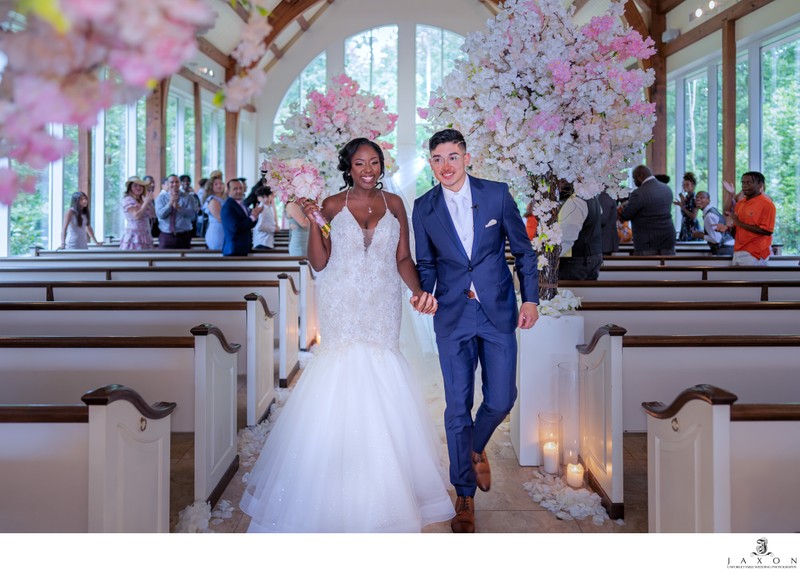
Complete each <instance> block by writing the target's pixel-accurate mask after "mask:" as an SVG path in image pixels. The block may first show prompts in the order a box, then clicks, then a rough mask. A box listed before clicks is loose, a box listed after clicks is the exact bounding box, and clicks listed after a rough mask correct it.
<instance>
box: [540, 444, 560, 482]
mask: <svg viewBox="0 0 800 572" xmlns="http://www.w3.org/2000/svg"><path fill="white" fill-rule="evenodd" d="M542 457H543V462H542V465H543V467H544V472H545V473H551V474H556V473H558V443H556V442H554V441H548V442H547V443H545V444H544V446H543V447H542Z"/></svg>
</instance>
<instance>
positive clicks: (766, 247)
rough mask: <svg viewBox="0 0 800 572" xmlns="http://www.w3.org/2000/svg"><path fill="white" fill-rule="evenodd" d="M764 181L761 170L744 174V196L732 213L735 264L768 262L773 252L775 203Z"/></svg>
mask: <svg viewBox="0 0 800 572" xmlns="http://www.w3.org/2000/svg"><path fill="white" fill-rule="evenodd" d="M764 184H765V180H764V175H762V174H761V173H759V172H758V171H748V172H747V173H745V174H744V175H742V192H741V194H742V195H743V196H744V200H739V201H738V202H736V204H735V205H734V207H733V212H732V213H731V223H732V224H733V228H732V229H731V233H732V234H733V236H734V238H735V241H734V245H733V261H732V264H733V265H734V266H766V265H767V261H768V260H769V257H770V254H771V253H772V233H773V231H774V230H775V205H774V204H773V202H772V200H770V198H769V197H768V196H767V195H765V194H764Z"/></svg>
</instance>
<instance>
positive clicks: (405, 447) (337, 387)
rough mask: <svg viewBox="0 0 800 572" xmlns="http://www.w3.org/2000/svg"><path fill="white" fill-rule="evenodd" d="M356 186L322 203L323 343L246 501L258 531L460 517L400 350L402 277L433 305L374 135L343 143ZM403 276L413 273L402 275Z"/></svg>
mask: <svg viewBox="0 0 800 572" xmlns="http://www.w3.org/2000/svg"><path fill="white" fill-rule="evenodd" d="M339 170H340V171H342V172H343V179H344V182H345V186H344V187H342V188H343V189H345V190H344V191H343V192H340V193H338V194H336V195H333V196H331V197H328V198H327V199H325V201H324V202H323V203H322V208H321V211H322V215H323V216H324V217H325V218H326V219H327V220H329V221H331V233H330V236H329V237H328V238H327V239H326V238H323V236H322V232H321V231H320V228H319V226H318V225H317V223H316V222H315V217H314V211H316V210H319V209H318V207H317V206H316V205H315V204H314V203H312V202H306V203H304V204H303V211H304V212H305V214H306V216H307V217H308V219H309V220H310V221H311V232H310V236H309V241H308V259H309V262H310V263H311V265H312V266H313V267H314V269H315V270H317V271H321V270H323V269H324V271H322V272H321V273H320V275H319V290H318V291H319V313H320V316H319V318H320V329H321V336H322V343H321V345H320V348H319V350H318V351H317V352H316V353H315V356H314V358H313V359H312V360H311V361H310V362H309V364H308V365H307V366H306V368H305V370H304V371H303V374H302V375H301V377H300V379H299V380H298V382H297V386H296V387H295V389H294V390H293V392H292V395H291V397H290V398H289V400H288V401H287V403H286V405H285V406H284V408H283V410H282V412H281V415H280V418H279V419H278V421H277V423H276V425H275V427H274V428H273V429H272V431H271V432H270V435H269V437H268V438H267V441H266V443H265V444H264V448H263V450H262V451H261V454H260V456H259V458H258V461H257V462H256V464H255V466H254V467H253V470H252V472H251V474H250V476H249V479H248V483H247V488H246V490H245V492H244V495H243V497H242V501H241V508H242V510H243V511H244V512H245V513H247V514H249V515H250V517H251V523H250V528H249V530H248V532H419V531H420V530H422V528H423V527H424V526H426V525H427V524H430V523H432V522H442V521H446V520H449V519H450V518H451V517H452V516H453V515H454V512H453V504H452V502H451V500H450V496H449V495H448V493H447V490H446V485H445V478H446V477H445V475H446V469H445V468H444V466H443V463H442V460H443V459H442V451H443V447H442V443H441V440H440V439H439V437H438V435H437V433H436V431H435V429H434V427H433V423H432V421H431V419H430V417H429V415H428V411H427V408H426V404H425V401H424V398H423V396H422V392H421V390H420V388H419V384H418V382H417V381H416V380H414V379H413V377H412V375H411V371H410V369H409V366H408V363H407V362H406V360H405V359H404V358H403V356H402V355H401V353H400V350H399V335H400V311H401V305H402V300H401V296H402V292H403V286H402V282H405V284H406V286H408V288H409V289H410V290H411V293H412V296H411V299H410V303H411V305H412V306H413V307H414V308H415V309H416V310H418V311H420V312H423V313H428V314H432V313H434V312H435V311H436V300H435V298H433V297H432V296H431V295H430V294H428V293H426V292H423V291H422V289H421V287H420V282H419V277H418V275H417V271H416V269H415V267H414V262H413V260H412V258H411V252H410V248H409V231H408V219H407V217H406V213H405V208H404V206H403V201H402V199H401V198H400V197H399V196H397V195H394V194H391V193H386V192H384V191H383V190H382V183H381V181H380V180H381V178H382V177H383V175H384V158H383V152H382V151H381V148H380V147H379V146H378V145H377V144H375V143H374V142H372V141H370V140H368V139H363V138H360V139H354V140H352V141H350V142H349V143H347V145H345V146H344V147H343V148H342V150H341V151H340V152H339ZM401 279H402V282H401Z"/></svg>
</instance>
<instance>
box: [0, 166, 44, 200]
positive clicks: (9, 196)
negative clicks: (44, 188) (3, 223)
mask: <svg viewBox="0 0 800 572" xmlns="http://www.w3.org/2000/svg"><path fill="white" fill-rule="evenodd" d="M20 191H22V192H25V193H29V194H33V193H34V192H36V179H34V178H33V177H25V178H24V179H22V180H20V178H19V176H18V175H17V173H16V172H15V171H13V170H11V169H9V168H8V167H0V203H2V204H4V205H11V203H13V202H14V199H15V198H16V197H17V194H18V193H19V192H20Z"/></svg>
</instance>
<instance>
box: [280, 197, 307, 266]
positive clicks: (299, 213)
mask: <svg viewBox="0 0 800 572" xmlns="http://www.w3.org/2000/svg"><path fill="white" fill-rule="evenodd" d="M283 213H284V216H285V217H286V221H287V226H288V227H289V229H290V230H291V234H290V235H289V256H306V253H307V250H308V225H309V222H308V218H306V215H305V214H303V210H302V209H301V208H300V206H299V205H298V204H297V203H296V202H294V201H291V202H288V203H286V206H285V207H284V210H283Z"/></svg>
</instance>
